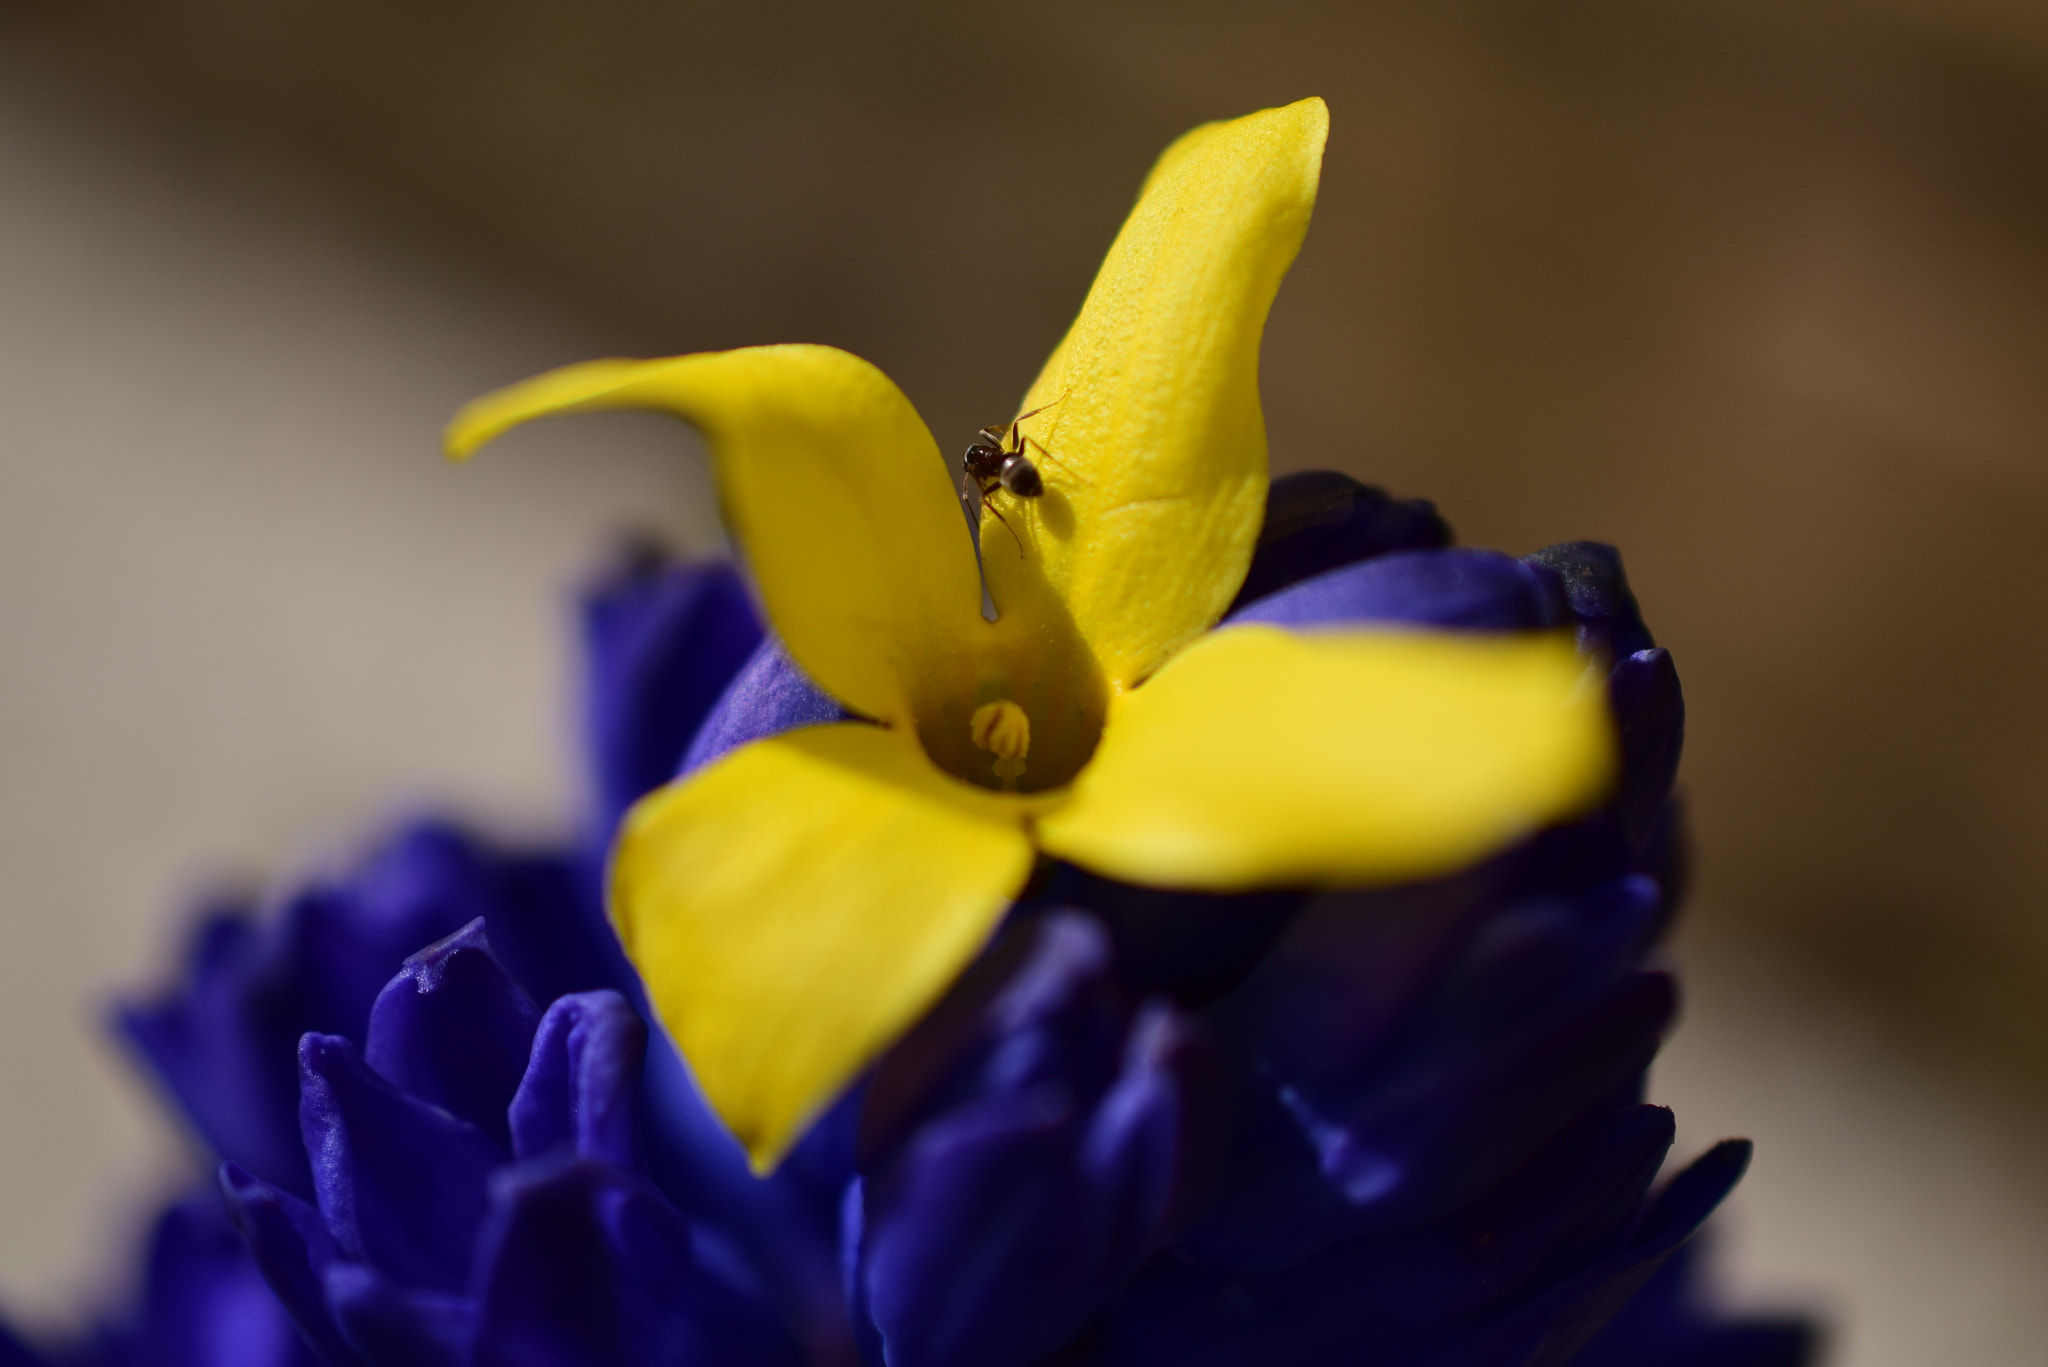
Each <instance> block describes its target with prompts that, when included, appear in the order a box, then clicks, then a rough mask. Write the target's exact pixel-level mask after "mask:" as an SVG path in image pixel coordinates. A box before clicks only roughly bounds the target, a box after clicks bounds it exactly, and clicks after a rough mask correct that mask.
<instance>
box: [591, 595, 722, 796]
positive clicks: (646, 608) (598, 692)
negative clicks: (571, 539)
mask: <svg viewBox="0 0 2048 1367" xmlns="http://www.w3.org/2000/svg"><path fill="white" fill-rule="evenodd" d="M582 619H583V651H584V681H583V693H584V699H583V705H584V716H585V727H586V734H587V735H588V737H589V762H590V766H591V770H592V786H593V787H594V789H595V790H596V791H595V795H596V799H597V806H598V822H599V829H600V831H605V832H608V831H610V830H611V828H612V827H613V826H614V825H616V824H617V822H618V819H619V817H620V816H622V815H623V814H624V813H625V810H626V808H627V807H629V806H631V805H632V804H633V802H634V801H635V800H636V799H638V798H639V797H640V796H641V795H642V794H645V793H648V792H652V791H653V790H654V789H656V788H658V787H660V786H661V785H662V784H664V783H666V782H668V780H669V778H670V777H671V776H672V775H673V774H674V773H675V771H676V765H677V763H678V762H679V761H680V760H681V759H682V756H683V751H684V750H685V749H687V748H688V746H689V744H690V738H691V737H692V736H694V735H695V734H696V733H697V729H698V727H700V726H701V725H703V722H704V718H705V716H706V715H707V714H708V713H709V712H710V711H711V708H712V705H713V704H714V703H715V702H716V701H717V700H718V697H719V695H720V694H721V693H723V692H724V691H725V688H726V685H727V684H728V683H730V682H731V681H732V678H733V675H734V674H736V673H737V672H738V671H739V669H740V667H741V666H742V665H743V664H745V663H746V660H747V657H748V656H749V655H750V654H752V653H753V651H754V649H755V647H756V646H757V645H759V643H760V641H761V621H760V616H759V614H758V613H756V612H755V610H754V606H753V604H752V602H751V601H750V600H749V599H748V596H747V590H746V586H745V585H744V584H742V583H741V582H740V577H739V575H738V573H736V572H735V571H734V570H733V568H732V567H731V566H730V565H727V564H725V563H723V562H707V563H699V564H691V565H673V564H668V563H665V562H664V561H663V560H661V559H660V558H659V557H658V556H649V555H641V556H637V557H629V558H628V559H627V560H626V561H625V563H623V564H622V565H620V566H619V567H618V568H617V569H616V570H615V571H614V572H613V573H611V574H609V575H607V576H606V577H605V578H603V579H601V580H600V581H599V582H598V583H596V584H595V585H593V586H592V587H591V588H590V589H588V590H586V591H585V593H584V597H583V605H582Z"/></svg>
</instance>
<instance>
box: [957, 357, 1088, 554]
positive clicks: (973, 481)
mask: <svg viewBox="0 0 2048 1367" xmlns="http://www.w3.org/2000/svg"><path fill="white" fill-rule="evenodd" d="M1065 397H1066V396H1065V395H1064V394H1063V395H1061V396H1060V398H1065ZM1059 401H1060V400H1059V399H1054V400H1053V401H1052V403H1048V404H1041V405H1040V406H1039V407H1037V408H1034V409H1032V410H1031V411H1030V412H1029V413H1020V414H1018V415H1017V416H1016V417H1015V418H1013V419H1012V420H1011V422H1010V426H1009V430H1008V431H1007V432H1005V431H1004V429H1002V428H1000V427H984V428H982V429H981V431H980V432H979V433H977V435H978V436H979V437H980V438H981V440H980V441H977V442H975V443H974V444H973V445H972V446H970V447H968V448H967V450H966V452H965V454H963V455H962V456H961V457H960V499H961V501H962V502H963V503H964V502H967V501H969V500H972V499H975V498H977V497H978V498H979V499H980V501H981V506H982V507H983V508H986V509H987V510H988V511H989V512H992V513H994V514H995V515H996V521H998V522H1000V523H1002V524H1003V529H1004V530H1005V531H1007V532H1009V534H1010V539H1011V540H1012V541H1015V542H1016V543H1017V554H1019V555H1022V554H1023V553H1024V541H1023V538H1021V537H1019V536H1018V535H1017V529H1016V528H1015V527H1012V526H1011V525H1010V520H1009V519H1008V518H1006V517H1004V516H1003V512H1002V509H1000V508H998V507H996V506H995V496H996V490H998V489H1006V490H1008V491H1009V492H1010V493H1013V494H1015V495H1016V496H1017V497H1018V498H1037V497H1039V496H1040V495H1041V494H1043V493H1044V492H1045V480H1044V479H1042V478H1041V477H1040V476H1039V473H1038V467H1037V466H1036V465H1033V464H1032V463H1031V459H1030V457H1028V456H1026V455H1025V454H1024V449H1025V448H1026V447H1027V446H1036V447H1037V448H1038V451H1039V454H1040V455H1042V456H1044V457H1045V458H1046V459H1047V460H1049V461H1051V462H1052V463H1053V464H1055V465H1058V466H1059V467H1060V468H1062V469H1066V462H1065V461H1062V460H1061V459H1060V458H1059V457H1058V456H1055V455H1054V454H1053V453H1052V452H1050V451H1048V450H1046V449H1045V443H1044V442H1042V441H1040V440H1038V439H1037V438H1036V437H1026V436H1022V435H1020V434H1019V433H1018V431H1017V428H1018V425H1019V424H1021V423H1022V422H1023V421H1024V419H1026V418H1032V417H1036V416H1038V415H1039V414H1040V413H1043V412H1044V411H1045V410H1046V409H1048V408H1051V407H1052V406H1053V404H1054V403H1058V402H1059ZM1068 473H1069V474H1072V473H1073V472H1072V471H1071V470H1069V471H1068ZM1074 477H1075V478H1076V479H1079V478H1080V476H1079V475H1075V476H1074Z"/></svg>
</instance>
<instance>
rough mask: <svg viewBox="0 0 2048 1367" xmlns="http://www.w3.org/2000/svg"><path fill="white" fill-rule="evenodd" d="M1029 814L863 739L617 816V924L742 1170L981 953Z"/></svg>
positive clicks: (756, 759) (721, 768)
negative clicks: (727, 1131) (735, 1143)
mask: <svg viewBox="0 0 2048 1367" xmlns="http://www.w3.org/2000/svg"><path fill="white" fill-rule="evenodd" d="M955 516H956V517H957V516H958V514H957V513H956V514H955ZM976 620H979V619H978V618H977V619H976ZM1026 810H1027V804H1026V803H1024V802H1022V801H1019V800H1017V799H1005V798H1003V797H1000V796H998V795H996V794H993V793H987V792H983V791H982V790H980V789H976V788H970V787H968V786H967V785H965V784H962V783H959V782H956V781H954V780H952V779H949V778H946V777H944V776H943V775H941V774H940V773H939V772H938V771H937V770H935V769H933V768H932V766H931V764H930V763H929V762H928V761H927V760H926V759H925V758H924V756H923V754H922V753H920V752H919V751H918V749H917V747H916V745H915V744H914V743H913V742H911V741H910V740H909V739H908V738H907V737H905V736H904V735H902V734H899V733H896V732H891V731H886V730H883V729H882V728H880V727H874V726H866V725H862V724H859V723H845V724H841V725H837V726H820V727H812V728H809V729H806V730H801V731H791V732H788V733H786V734H784V735H781V736H777V737H774V738H773V739H771V740H764V741H757V742H755V743H754V744H752V745H746V746H742V747H741V748H740V749H738V750H735V751H733V752H732V754H730V755H728V756H726V757H725V758H724V759H722V760H720V761H718V762H717V763H715V764H712V765H710V766H707V767H706V768H704V769H702V770H699V771H698V772H697V773H695V774H692V775H691V776H690V777H688V778H686V779H682V780H680V781H678V782H676V783H673V784H670V785H669V786H668V787H666V788H663V789H661V790H660V791H659V792H656V793H653V794H651V795H649V796H648V797H646V798H644V799H642V800H641V802H640V803H639V804H638V805H637V806H635V807H634V808H633V810H632V813H631V814H630V815H629V816H628V818H627V821H626V825H625V829H624V831H623V833H622V835H621V836H620V839H619V843H618V846H617V848H616V850H615V852H614V854H613V863H612V919H613V922H614V924H615V925H616V926H617V927H618V931H619V938H620V940H621V941H622V942H623V943H624V945H625V947H626V953H627V955H628V956H629V957H630V958H631V959H632V961H633V964H634V966H635V967H636V968H638V969H639V970H640V976H641V977H642V978H643V979H644V980H645V981H646V984H647V993H648V997H649V999H650V1000H651V1001H652V1002H653V1004H654V1009H655V1012H656V1013H657V1014H658V1015H659V1016H660V1018H661V1021H662V1023H663V1024H664V1025H665V1026H667V1028H668V1030H669V1033H670V1034H671V1035H672V1036H673V1037H674V1039H675V1042H676V1044H677V1046H678V1047H679V1048H680V1049H681V1050H682V1053H683V1056H684V1057H685V1058H686V1059H688V1060H689V1063H690V1067H691V1069H692V1071H693V1072H694V1073H695V1074H696V1078H697V1083H698V1085H699V1086H700V1087H702V1088H703V1090H704V1095H705V1097H706V1098H707V1099H708V1100H709V1101H710V1103H711V1105H712V1108H713V1109H714V1110H716V1111H717V1112H718V1114H719V1115H720V1116H721V1117H723V1119H724V1120H725V1122H726V1124H727V1125H729V1126H730V1127H731V1128H732V1131H733V1133H734V1134H735V1135H736V1136H738V1138H739V1140H740V1142H741V1143H742V1144H744V1145H745V1146H746V1149H747V1152H748V1155H749V1156H750V1157H751V1158H752V1160H753V1162H754V1165H755V1168H756V1170H758V1171H766V1170H768V1169H769V1168H772V1167H773V1166H774V1165H775V1164H776V1163H777V1162H778V1161H779V1160H780V1159H781V1157H782V1155H783V1154H784V1153H785V1152H787V1150H788V1148H789V1146H790V1145H791V1144H792V1143H793V1142H795V1140H796V1139H797V1137H798V1136H799V1135H801V1134H802V1132H803V1129H804V1127H805V1126H806V1125H807V1124H808V1123H809V1121H810V1120H811V1119H812V1118H813V1117H814V1116H816V1115H817V1113H818V1112H819V1111H820V1110H821V1109H822V1108H823V1107H824V1106H826V1105H827V1104H828V1103H830V1102H831V1101H832V1099H833V1098H834V1097H836V1096H837V1095H838V1094H839V1092H840V1091H841V1090H843V1089H844V1088H845V1086H846V1085H847V1083H848V1082H849V1081H850V1080H851V1079H852V1078H853V1077H854V1076H855V1075H856V1074H857V1073H858V1072H859V1071H860V1070H861V1069H862V1068H863V1067H865V1066H866V1065H867V1064H868V1063H869V1062H870V1061H871V1060H872V1059H873V1058H874V1057H875V1056H876V1055H877V1054H878V1053H880V1052H881V1051H882V1050H883V1049H885V1048H887V1047H888V1046H889V1044H891V1043H892V1042H893V1041H894V1040H895V1039H896V1037H897V1036H898V1035H900V1034H901V1033H902V1032H903V1031H904V1030H905V1029H906V1028H907V1027H908V1026H909V1025H910V1024H911V1022H913V1021H915V1020H916V1019H917V1018H918V1017H919V1016H920V1015H922V1014H923V1013H924V1011H925V1009H926V1008H927V1007H929V1006H930V1005H931V1003H932V1002H933V1001H934V1000H935V999H936V998H937V997H938V996H939V994H940V993H941V992H943V991H944V990H945V989H946V987H947V985H948V984H950V983H951V982H952V981H953V979H954V978H955V977H956V976H958V974H959V972H960V970H961V969H962V968H963V967H964V966H965V965H966V963H967V961H968V960H969V959H971V958H972V957H973V956H974V954H975V952H976V951H977V950H978V949H980V947H981V945H982V943H983V942H984V941H985V940H986V939H987V938H988V935H989V932H990V931H991V930H992V929H994V927H995V924H996V922H997V921H998V920H999V919H1000V918H1001V916H1002V914H1003V910H1004V908H1005V907H1007V906H1008V905H1009V903H1010V901H1011V899H1012V898H1013V897H1015V895H1016V893H1017V891H1018V889H1020V888H1021V887H1022V886H1023V885H1024V880H1025V878H1026V876H1027V875H1028V874H1029V873H1030V871H1031V861H1032V851H1031V846H1030V843H1029V842H1028V841H1027V840H1026V839H1025V837H1024V834H1023V830H1022V825H1023V819H1024V816H1023V814H1024V812H1025V811H1026Z"/></svg>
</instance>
